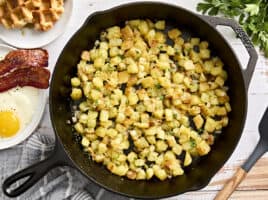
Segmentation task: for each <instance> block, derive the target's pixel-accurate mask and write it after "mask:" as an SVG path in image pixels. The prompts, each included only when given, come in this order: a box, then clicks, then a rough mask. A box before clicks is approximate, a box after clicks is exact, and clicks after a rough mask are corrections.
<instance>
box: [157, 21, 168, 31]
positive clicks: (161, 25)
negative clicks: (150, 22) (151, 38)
mask: <svg viewBox="0 0 268 200" xmlns="http://www.w3.org/2000/svg"><path fill="white" fill-rule="evenodd" d="M165 24H166V23H165V21H164V20H161V21H157V22H156V23H155V28H156V29H158V30H165V26H166V25H165Z"/></svg>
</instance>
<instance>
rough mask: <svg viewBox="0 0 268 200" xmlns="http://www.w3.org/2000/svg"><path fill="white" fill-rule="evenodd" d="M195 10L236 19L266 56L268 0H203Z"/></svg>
mask: <svg viewBox="0 0 268 200" xmlns="http://www.w3.org/2000/svg"><path fill="white" fill-rule="evenodd" d="M203 1H204V2H202V3H199V4H198V5H197V10H198V11H202V13H203V14H205V13H207V14H208V15H217V14H223V15H224V16H225V17H229V18H234V19H238V21H239V23H240V24H241V25H242V27H243V28H244V30H245V31H246V32H247V33H248V35H249V36H250V37H251V40H252V42H253V43H254V44H255V45H258V46H260V49H261V50H263V51H264V53H265V56H266V57H268V0H203Z"/></svg>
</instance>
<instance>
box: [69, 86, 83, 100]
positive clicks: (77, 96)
mask: <svg viewBox="0 0 268 200" xmlns="http://www.w3.org/2000/svg"><path fill="white" fill-rule="evenodd" d="M71 98H72V99H73V100H79V99H81V98H82V90H81V89H79V88H73V89H72V93H71Z"/></svg>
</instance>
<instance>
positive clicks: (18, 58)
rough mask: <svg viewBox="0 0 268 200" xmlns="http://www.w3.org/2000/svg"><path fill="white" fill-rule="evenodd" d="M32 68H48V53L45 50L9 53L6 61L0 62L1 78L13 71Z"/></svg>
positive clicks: (23, 50)
mask: <svg viewBox="0 0 268 200" xmlns="http://www.w3.org/2000/svg"><path fill="white" fill-rule="evenodd" d="M23 66H30V67H47V66H48V52H47V51H46V50H44V49H29V50H27V49H21V50H14V51H11V52H9V53H8V54H7V55H6V56H5V59H4V60H2V61H0V76H1V75H3V74H5V73H6V72H9V71H10V70H12V69H15V68H19V67H23Z"/></svg>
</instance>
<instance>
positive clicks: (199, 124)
mask: <svg viewBox="0 0 268 200" xmlns="http://www.w3.org/2000/svg"><path fill="white" fill-rule="evenodd" d="M193 121H194V124H195V127H196V128H197V129H200V128H202V126H203V124H204V119H203V117H202V116H201V115H196V116H195V117H194V118H193Z"/></svg>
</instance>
